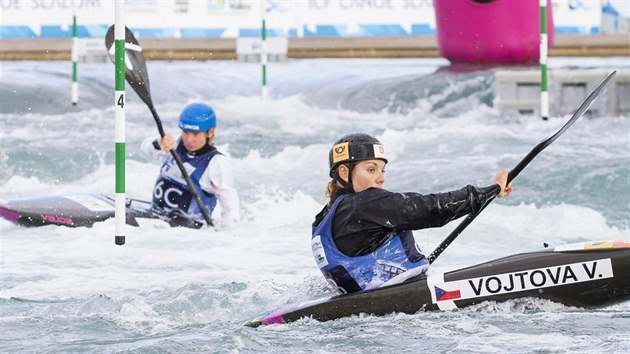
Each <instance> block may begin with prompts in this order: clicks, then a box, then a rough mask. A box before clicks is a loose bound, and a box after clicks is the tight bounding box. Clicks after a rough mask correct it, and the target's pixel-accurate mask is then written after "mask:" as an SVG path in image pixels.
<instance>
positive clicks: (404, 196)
mask: <svg viewBox="0 0 630 354" xmlns="http://www.w3.org/2000/svg"><path fill="white" fill-rule="evenodd" d="M500 189H501V187H500V186H499V185H498V184H494V185H492V186H488V187H483V188H478V187H474V186H471V185H468V186H466V187H464V188H462V189H459V190H455V191H451V192H445V193H436V194H427V195H423V194H419V193H394V192H390V191H387V190H384V189H378V188H371V189H368V190H365V191H363V192H361V193H352V194H348V195H347V196H346V197H345V199H344V200H343V201H342V202H341V203H340V204H339V206H338V207H337V211H336V213H335V217H334V219H333V238H334V240H335V243H336V244H337V247H338V248H339V250H340V251H342V252H344V253H346V254H348V255H360V254H366V253H369V252H370V251H371V250H374V249H376V247H378V245H380V243H381V242H382V240H384V239H385V237H386V236H387V234H388V233H389V232H391V231H392V230H396V229H398V230H418V229H424V228H430V227H438V226H443V225H445V224H447V223H448V222H450V221H452V220H454V219H457V218H459V217H462V216H464V215H467V214H470V213H474V212H477V211H479V209H481V207H483V205H484V204H485V203H486V202H487V201H488V200H489V199H490V198H492V197H494V196H496V195H497V194H498V193H499V191H500Z"/></svg>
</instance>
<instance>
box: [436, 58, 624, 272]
mask: <svg viewBox="0 0 630 354" xmlns="http://www.w3.org/2000/svg"><path fill="white" fill-rule="evenodd" d="M616 73H617V71H613V72H612V73H610V75H608V77H606V78H605V79H604V81H602V83H601V84H599V86H597V88H596V89H595V90H593V92H592V93H591V94H590V95H589V96H588V97H587V98H586V100H584V102H583V103H582V104H581V105H580V107H579V108H578V109H577V111H575V113H574V114H573V116H572V117H571V119H569V121H567V122H566V123H565V124H564V125H563V126H562V127H561V128H560V129H558V131H556V132H555V133H553V134H551V135H550V136H549V137H547V138H545V139H543V140H542V141H541V142H540V143H538V144H536V146H534V148H533V149H532V150H531V151H530V152H529V153H528V154H527V156H525V157H524V158H523V159H522V160H521V161H520V162H519V163H518V165H516V167H514V168H513V169H512V170H511V171H510V173H508V179H507V181H508V183H510V182H511V181H512V180H513V179H514V178H515V177H516V176H518V175H519V173H521V171H522V170H523V169H524V168H525V167H526V166H527V165H529V163H530V162H532V160H533V159H534V158H535V157H536V156H538V154H539V153H540V152H541V151H543V150H544V149H545V148H546V147H547V146H549V145H551V143H553V142H554V141H556V139H558V137H559V136H560V135H562V133H564V132H565V131H566V130H567V129H569V127H570V126H571V125H573V123H575V121H576V120H578V119H580V117H582V116H583V115H584V113H585V112H586V111H587V110H588V109H589V107H590V106H591V104H592V103H593V101H595V99H596V98H597V97H599V94H600V93H602V91H603V90H604V88H605V87H606V85H608V83H610V81H611V80H612V78H613V77H614V76H615V74H616ZM493 200H494V197H492V198H490V199H488V201H487V202H486V204H485V205H484V206H483V207H482V208H481V209H480V210H479V211H478V212H477V213H476V214H468V216H466V218H465V219H464V220H463V221H462V222H461V223H459V225H457V227H455V229H454V230H453V231H452V232H451V233H450V234H449V235H448V236H447V237H446V238H445V239H444V241H442V243H440V245H439V246H437V247H436V248H435V250H433V252H431V254H430V255H429V257H427V259H428V260H429V264H433V262H434V261H435V259H436V258H438V257H439V256H440V254H442V252H444V250H445V249H446V247H448V246H449V245H450V244H451V243H452V242H453V241H454V240H455V239H456V238H457V237H458V236H459V234H461V233H462V231H464V229H465V228H466V227H467V226H468V225H470V223H471V222H473V220H475V218H476V217H477V215H479V214H480V213H481V212H482V211H483V210H484V209H485V208H486V206H488V204H490V203H492V201H493Z"/></svg>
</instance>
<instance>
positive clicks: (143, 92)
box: [105, 25, 153, 107]
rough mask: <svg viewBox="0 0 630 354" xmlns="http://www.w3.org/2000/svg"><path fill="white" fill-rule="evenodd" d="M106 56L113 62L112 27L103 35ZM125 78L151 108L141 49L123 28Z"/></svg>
mask: <svg viewBox="0 0 630 354" xmlns="http://www.w3.org/2000/svg"><path fill="white" fill-rule="evenodd" d="M105 48H106V49H107V56H108V57H109V59H110V60H111V61H112V62H114V61H115V57H114V25H112V26H111V27H109V29H108V30H107V34H106V35H105ZM125 78H126V79H127V82H128V83H129V84H130V85H131V87H132V88H133V90H134V91H136V93H137V94H138V96H139V97H140V99H141V100H142V101H143V102H144V103H145V104H146V105H147V106H149V107H153V102H152V101H151V92H150V90H149V75H148V73H147V65H146V61H145V59H144V54H142V47H140V43H138V41H137V40H136V37H134V35H133V33H131V31H130V30H129V28H127V27H125Z"/></svg>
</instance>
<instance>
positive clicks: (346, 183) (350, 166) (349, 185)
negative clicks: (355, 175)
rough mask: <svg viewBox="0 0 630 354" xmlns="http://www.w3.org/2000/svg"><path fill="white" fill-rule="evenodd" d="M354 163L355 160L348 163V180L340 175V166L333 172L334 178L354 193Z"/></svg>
mask: <svg viewBox="0 0 630 354" xmlns="http://www.w3.org/2000/svg"><path fill="white" fill-rule="evenodd" d="M354 165H355V163H354V162H349V163H346V166H347V167H348V180H347V181H344V179H343V178H341V176H339V168H337V169H336V170H335V171H334V172H333V179H334V180H335V181H337V182H339V184H341V186H342V188H341V189H342V190H344V191H346V192H350V193H354V188H353V187H352V170H353V169H354Z"/></svg>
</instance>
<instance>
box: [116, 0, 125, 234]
mask: <svg viewBox="0 0 630 354" xmlns="http://www.w3.org/2000/svg"><path fill="white" fill-rule="evenodd" d="M114 11H115V13H116V17H115V22H114V47H115V52H114V57H115V60H114V63H115V75H116V77H115V89H114V90H115V92H114V105H115V112H116V122H115V130H116V137H115V144H116V199H115V212H114V218H115V220H116V221H115V223H116V233H115V237H114V242H115V243H116V244H117V245H124V244H125V226H126V224H125V220H126V209H125V0H116V3H115V10H114Z"/></svg>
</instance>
